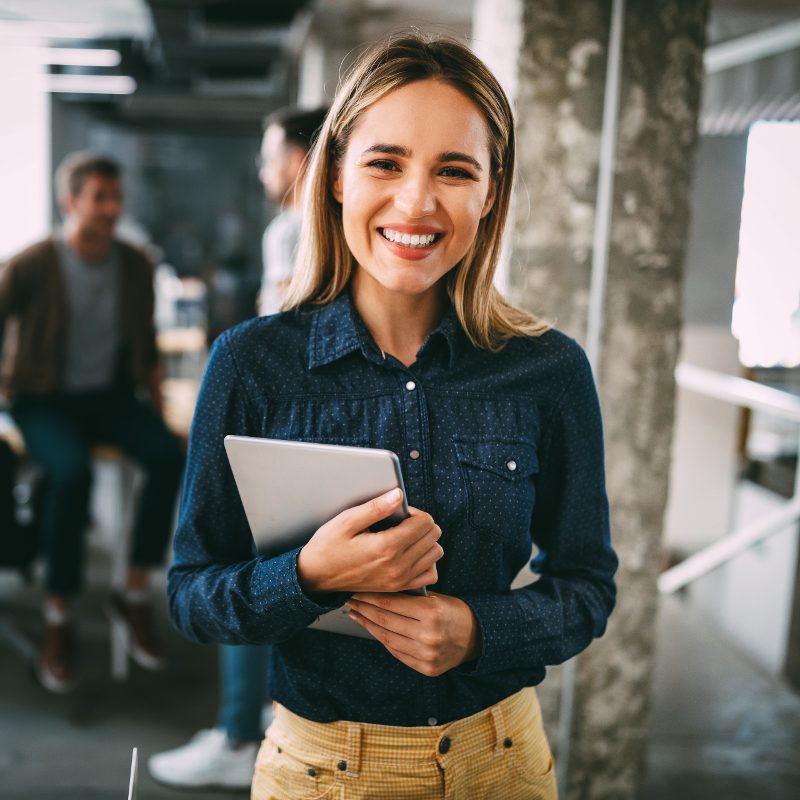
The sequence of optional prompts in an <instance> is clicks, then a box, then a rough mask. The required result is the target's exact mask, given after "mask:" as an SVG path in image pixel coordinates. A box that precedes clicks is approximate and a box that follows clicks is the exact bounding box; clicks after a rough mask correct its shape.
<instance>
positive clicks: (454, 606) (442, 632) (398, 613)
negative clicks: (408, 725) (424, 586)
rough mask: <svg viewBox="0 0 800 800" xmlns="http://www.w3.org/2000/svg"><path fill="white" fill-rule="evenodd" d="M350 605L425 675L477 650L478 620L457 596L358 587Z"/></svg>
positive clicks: (353, 616) (383, 641) (354, 614)
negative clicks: (366, 590)
mask: <svg viewBox="0 0 800 800" xmlns="http://www.w3.org/2000/svg"><path fill="white" fill-rule="evenodd" d="M347 607H348V610H349V614H350V618H351V619H353V620H355V621H356V622H357V623H358V624H359V625H361V626H362V627H364V628H366V629H367V630H368V631H369V632H370V633H371V634H372V635H373V636H374V637H375V638H376V639H377V640H378V641H379V642H381V644H383V646H384V647H385V648H386V649H387V650H388V651H389V652H390V653H391V654H392V655H393V656H394V657H395V658H396V659H398V660H399V661H402V662H403V663H404V664H406V665H407V666H409V667H411V668H412V669H415V670H416V671H417V672H421V673H422V674H423V675H428V676H429V677H435V676H437V675H441V674H442V673H444V672H447V670H449V669H452V668H453V667H457V666H458V665H459V664H463V663H464V662H465V661H471V660H472V659H474V658H477V656H478V647H479V633H478V620H477V619H476V618H475V614H474V613H473V611H472V609H471V608H470V607H469V606H468V605H467V604H466V603H465V602H464V601H463V600H459V599H458V598H457V597H451V596H450V595H446V594H437V593H434V592H430V593H429V594H428V595H427V596H425V597H423V596H420V595H409V594H361V593H359V594H355V595H353V597H352V598H351V599H350V600H349V601H348V602H347Z"/></svg>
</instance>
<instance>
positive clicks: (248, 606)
mask: <svg viewBox="0 0 800 800" xmlns="http://www.w3.org/2000/svg"><path fill="white" fill-rule="evenodd" d="M229 433H230V434H241V435H247V436H264V437H269V438H277V439H299V440H305V441H313V442H324V443H330V444H349V445H359V446H361V445H363V446H366V447H380V448H387V449H390V450H393V451H394V452H395V453H397V454H398V456H399V457H400V463H401V466H402V470H403V479H404V481H405V487H406V492H407V496H408V502H409V504H410V505H412V506H416V507H418V508H421V509H424V510H425V511H427V512H428V513H430V514H431V515H432V516H433V518H434V519H435V520H436V522H437V523H438V524H439V525H440V527H441V528H442V537H441V539H440V544H441V545H442V547H443V548H444V557H443V558H442V559H441V560H440V561H439V562H438V571H439V581H438V583H437V584H436V585H435V587H433V588H434V589H435V590H436V591H438V592H442V593H445V594H449V595H453V596H456V597H460V598H461V599H462V600H464V601H465V602H466V603H468V604H469V605H470V607H471V608H472V610H473V611H474V612H475V616H476V617H477V620H478V624H479V627H480V655H479V657H478V658H477V659H476V660H475V661H473V662H470V663H467V664H463V665H461V666H460V667H457V668H455V669H451V670H449V671H448V672H446V673H445V674H444V675H441V676H439V677H436V678H430V677H425V676H423V675H421V674H420V673H418V672H415V671H414V670H412V669H411V668H410V667H407V666H405V665H404V664H402V663H401V662H400V661H397V660H396V659H395V658H394V657H393V656H391V655H390V654H389V653H388V652H387V651H386V650H385V649H384V647H383V646H382V645H381V644H379V643H377V642H375V641H371V640H366V639H361V638H356V637H350V636H343V635H339V634H334V633H328V632H325V631H317V630H306V626H307V625H308V624H309V623H310V622H312V621H313V620H314V619H315V618H316V617H317V616H318V615H320V614H322V613H323V612H325V611H328V610H330V609H331V608H333V607H336V606H337V605H340V604H341V603H343V602H344V600H345V599H346V596H345V595H331V596H328V597H326V598H325V600H326V601H329V603H330V604H329V605H318V604H317V602H315V601H314V600H312V599H311V598H310V597H308V596H306V594H305V593H304V592H303V590H302V588H301V586H300V584H299V583H298V579H297V571H296V559H297V552H298V550H292V551H290V552H288V553H285V554H282V555H278V556H276V557H266V556H260V555H258V554H257V553H256V551H255V549H254V545H253V541H252V537H251V535H250V529H249V527H248V524H247V520H246V518H245V515H244V511H243V509H242V505H241V501H240V499H239V494H238V491H237V488H236V485H235V483H234V480H233V477H232V475H231V471H230V468H229V466H228V461H227V457H226V455H225V451H224V449H223V437H224V436H225V435H226V434H229ZM309 491H313V487H309ZM532 542H533V543H534V544H535V545H536V546H537V548H538V554H537V555H536V557H535V559H534V561H533V562H532V566H533V568H534V570H535V571H536V572H537V573H538V574H539V578H538V580H536V581H535V582H534V583H532V584H531V585H530V586H527V587H525V588H521V589H515V590H513V591H512V590H511V589H510V585H511V582H512V580H513V579H514V577H515V576H516V575H517V573H518V572H519V571H520V569H522V568H523V567H524V566H525V565H526V564H527V563H528V562H529V560H530V559H531V550H532ZM616 566H617V559H616V556H615V555H614V552H613V550H612V549H611V544H610V540H609V523H608V504H607V500H606V492H605V482H604V471H603V441H602V427H601V420H600V411H599V406H598V401H597V394H596V391H595V387H594V382H593V379H592V373H591V369H590V367H589V364H588V362H587V360H586V357H585V355H584V353H583V351H582V350H581V348H580V347H579V345H578V344H577V343H576V342H574V341H573V340H572V339H570V338H568V337H567V336H565V335H564V334H562V333H559V332H558V331H556V330H550V331H548V332H546V333H545V334H544V335H542V336H540V337H519V338H515V339H512V340H511V341H510V342H509V343H508V344H507V346H506V347H505V348H504V349H503V350H502V351H501V352H499V353H489V352H486V351H483V350H478V349H476V348H474V347H473V346H472V345H471V344H470V342H469V340H468V339H467V337H466V335H465V334H464V332H463V330H462V329H461V327H460V325H459V323H458V319H457V317H456V315H455V313H454V312H453V310H452V309H449V310H448V312H447V314H446V315H445V317H444V318H443V320H442V322H441V324H440V325H439V327H438V328H437V329H436V330H435V331H434V332H433V333H432V334H431V335H430V336H429V337H428V339H427V340H426V342H425V343H424V345H423V346H422V348H421V349H420V351H419V353H418V354H417V361H416V362H415V363H414V364H413V365H412V366H411V367H405V366H404V365H403V364H401V363H400V362H399V361H397V360H396V359H394V358H393V357H391V356H388V355H387V356H386V357H385V358H384V356H383V354H382V353H381V351H380V349H379V348H378V347H377V345H376V344H375V342H374V341H373V339H372V337H371V336H370V334H369V332H368V331H367V329H366V327H365V326H364V324H363V322H362V320H361V319H360V317H359V316H358V314H357V312H356V311H355V309H354V307H353V304H352V301H351V298H350V296H349V294H348V293H347V292H344V293H343V294H341V295H340V296H339V297H338V298H337V299H336V300H334V301H333V302H332V303H330V304H329V305H326V306H322V307H317V308H314V309H311V310H307V311H299V312H287V313H284V314H279V315H276V316H272V317H262V318H259V319H255V320H251V321H249V322H246V323H244V324H242V325H240V326H238V327H236V328H234V329H232V330H230V331H228V332H226V333H224V334H223V335H222V336H221V337H220V338H219V340H218V341H217V343H216V344H215V346H214V348H213V351H212V354H211V358H210V361H209V365H208V369H207V371H206V375H205V378H204V380H203V385H202V389H201V392H200V397H199V401H198V405H197V409H196V412H195V417H194V423H193V426H192V433H191V440H190V447H189V457H188V466H187V473H186V482H185V486H184V492H183V500H182V504H181V512H180V522H179V527H178V531H177V533H176V536H175V560H174V563H173V565H172V567H171V569H170V574H169V582H168V593H169V601H170V613H171V616H172V619H173V621H174V622H175V624H176V625H177V626H178V628H179V629H180V630H181V631H183V632H184V633H185V634H186V635H187V636H189V637H191V638H193V639H195V640H197V641H200V642H208V641H218V642H227V643H246V642H247V643H271V644H274V645H275V647H274V648H272V656H271V662H270V676H269V677H270V687H271V691H272V695H273V697H274V698H275V699H276V700H277V701H278V702H280V703H282V704H284V705H285V706H286V707H288V708H289V709H290V710H292V711H294V712H295V713H297V714H300V715H302V716H304V717H306V718H308V719H312V720H316V721H320V722H329V721H333V720H337V719H348V720H357V721H361V722H376V723H381V724H388V725H425V724H428V723H429V721H430V720H432V719H433V720H436V722H437V723H438V724H443V723H445V722H449V721H451V720H453V719H458V718H461V717H465V716H468V715H470V714H473V713H475V712H477V711H479V710H481V709H484V708H486V707H488V706H490V705H492V704H494V703H496V702H498V701H499V700H501V699H503V698H505V697H507V696H508V695H511V694H513V693H514V692H516V691H517V690H519V689H521V688H522V687H524V686H531V685H535V684H538V683H540V682H541V681H542V680H543V678H544V675H545V665H547V664H557V663H560V662H562V661H564V660H566V659H568V658H570V657H571V656H573V655H575V654H576V653H578V652H580V651H581V650H583V649H584V648H585V647H586V646H587V645H588V644H589V642H590V641H591V640H592V638H593V637H595V636H600V635H601V634H602V633H603V631H604V630H605V626H606V620H607V618H608V615H609V613H610V612H611V610H612V608H613V606H614V601H615V585H614V580H613V576H614V572H615V570H616ZM317 599H318V600H319V599H320V598H317Z"/></svg>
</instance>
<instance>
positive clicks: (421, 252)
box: [377, 225, 444, 261]
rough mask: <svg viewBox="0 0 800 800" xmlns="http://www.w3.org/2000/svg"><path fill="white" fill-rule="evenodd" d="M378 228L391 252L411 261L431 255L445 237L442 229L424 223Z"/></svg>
mask: <svg viewBox="0 0 800 800" xmlns="http://www.w3.org/2000/svg"><path fill="white" fill-rule="evenodd" d="M377 230H378V236H379V237H380V239H381V241H382V242H383V243H384V245H386V247H388V248H389V250H390V252H392V253H394V254H395V255H397V256H399V257H400V258H405V259H408V260H409V261H418V260H420V259H422V258H425V257H426V256H428V255H430V253H432V252H433V251H434V250H435V249H436V247H437V246H438V244H439V242H441V241H442V239H443V237H444V233H443V232H442V231H441V230H438V229H436V228H430V227H426V226H422V225H392V226H388V225H387V226H385V227H379V228H378V229H377ZM387 236H390V237H392V238H391V239H390V238H387ZM401 239H402V240H401ZM403 240H404V241H403ZM426 240H429V241H426Z"/></svg>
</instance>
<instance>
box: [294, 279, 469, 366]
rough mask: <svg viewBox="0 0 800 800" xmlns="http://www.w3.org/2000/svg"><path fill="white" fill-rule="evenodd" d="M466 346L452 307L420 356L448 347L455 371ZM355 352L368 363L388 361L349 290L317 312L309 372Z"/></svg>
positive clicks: (431, 335) (310, 349)
mask: <svg viewBox="0 0 800 800" xmlns="http://www.w3.org/2000/svg"><path fill="white" fill-rule="evenodd" d="M464 342H465V334H464V332H463V330H462V328H461V323H460V322H459V320H458V315H457V314H456V312H455V309H453V307H452V305H450V304H448V308H447V310H446V311H445V314H444V316H443V317H442V320H441V322H440V323H439V325H438V326H437V327H436V329H435V330H434V331H433V332H432V333H431V334H430V336H428V338H427V339H426V340H425V342H424V343H423V345H422V347H421V348H420V351H419V354H418V356H419V357H420V358H421V357H423V356H424V355H427V354H429V353H432V351H434V350H435V349H436V348H438V347H440V346H441V345H442V344H444V346H445V347H446V348H447V356H448V366H449V367H450V368H451V369H452V368H453V366H454V364H455V359H456V357H457V355H458V353H459V350H460V348H462V347H463V346H464ZM354 351H360V352H361V353H362V355H363V356H364V358H366V359H367V360H368V361H372V362H374V363H383V361H384V356H383V353H382V352H381V349H380V348H379V347H378V345H377V344H376V343H375V340H374V339H373V338H372V335H371V334H370V332H369V331H368V330H367V326H366V325H365V324H364V322H363V320H362V319H361V317H360V316H359V314H358V312H357V311H356V309H355V306H354V305H353V301H352V298H351V297H350V290H349V288H348V289H345V290H344V291H343V292H342V293H341V294H339V295H338V296H337V297H336V298H335V299H334V300H332V301H331V302H330V303H326V304H325V305H323V306H320V307H319V308H317V309H316V310H315V311H314V313H313V318H312V321H311V330H310V332H309V337H308V368H309V369H314V368H316V367H321V366H324V365H326V364H330V363H332V362H333V361H337V360H338V359H340V358H344V357H345V356H346V355H349V354H350V353H352V352H354Z"/></svg>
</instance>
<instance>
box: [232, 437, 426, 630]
mask: <svg viewBox="0 0 800 800" xmlns="http://www.w3.org/2000/svg"><path fill="white" fill-rule="evenodd" d="M225 450H226V452H227V454H228V460H229V461H230V465H231V469H232V471H233V476H234V478H235V480H236V485H237V487H238V488H239V495H240V497H241V499H242V505H243V506H244V511H245V514H246V516H247V521H248V523H249V524H250V530H251V532H252V534H253V540H254V541H255V544H256V547H257V548H258V551H259V552H260V553H262V554H263V555H267V556H274V555H278V554H280V553H285V552H286V551H287V550H291V549H292V548H294V547H297V546H298V545H301V544H304V543H305V542H307V541H308V540H309V538H311V536H312V535H313V534H314V532H315V531H316V530H317V529H318V528H319V527H320V526H322V525H324V524H325V523H326V522H328V521H329V520H331V519H333V517H335V516H336V515H337V514H339V513H340V512H342V511H344V510H345V509H346V508H351V507H353V506H357V505H360V504H361V503H365V502H366V501H367V500H371V499H372V498H373V497H378V496H379V495H381V494H384V493H385V492H388V491H390V490H391V489H394V488H397V487H399V488H400V489H402V490H403V505H402V507H401V509H400V510H398V511H397V512H395V514H394V515H392V517H391V518H389V519H387V520H385V521H384V523H383V524H381V525H377V526H374V529H375V530H378V529H382V528H387V527H391V526H392V525H396V524H397V523H398V522H400V521H401V520H403V519H405V517H407V516H408V505H407V503H406V500H405V488H404V486H403V476H402V473H401V471H400V462H399V461H398V459H397V456H396V455H395V454H394V453H393V452H391V451H390V450H377V449H371V448H366V447H344V446H341V445H330V444H315V443H310V442H294V441H284V440H281V439H258V438H252V437H247V436H226V437H225ZM421 593H424V590H423V591H422V592H421ZM311 627H318V628H322V629H324V630H329V631H333V632H335V633H346V634H349V635H354V636H363V637H365V638H371V637H370V635H369V634H368V633H367V632H366V631H365V630H364V629H363V628H362V627H361V626H360V625H358V624H357V623H355V622H353V621H352V620H351V619H350V618H349V617H348V616H347V613H346V611H345V609H344V608H342V609H337V610H336V611H332V612H330V613H328V614H325V615H324V616H322V617H320V618H319V620H318V621H317V622H316V623H313V624H312V626H311Z"/></svg>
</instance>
